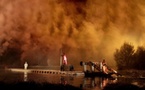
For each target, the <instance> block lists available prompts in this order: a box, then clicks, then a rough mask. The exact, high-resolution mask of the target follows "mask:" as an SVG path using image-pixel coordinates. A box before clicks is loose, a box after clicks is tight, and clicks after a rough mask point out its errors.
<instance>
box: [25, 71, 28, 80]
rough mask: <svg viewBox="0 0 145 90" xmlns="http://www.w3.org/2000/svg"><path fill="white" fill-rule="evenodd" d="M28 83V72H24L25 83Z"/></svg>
mask: <svg viewBox="0 0 145 90" xmlns="http://www.w3.org/2000/svg"><path fill="white" fill-rule="evenodd" d="M26 81H28V78H27V72H24V82H26Z"/></svg>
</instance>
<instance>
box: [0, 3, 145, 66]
mask: <svg viewBox="0 0 145 90" xmlns="http://www.w3.org/2000/svg"><path fill="white" fill-rule="evenodd" d="M144 29H145V1H144V0H0V56H1V57H4V59H8V60H7V61H10V62H12V63H15V61H19V62H22V63H23V62H24V61H27V62H28V63H29V64H30V65H37V64H39V65H48V66H49V65H50V66H51V65H59V58H60V50H61V49H62V50H63V52H65V53H66V55H67V59H68V63H69V64H73V65H76V66H79V63H80V61H94V62H97V61H102V59H106V61H107V63H108V64H110V65H115V60H114V56H113V54H114V52H115V50H116V49H118V48H120V47H121V46H122V45H123V43H124V42H129V43H131V44H133V45H134V46H135V47H137V46H144V44H145V42H144V39H145V30H144ZM11 50H12V52H11V53H10V54H6V53H8V52H10V51H11ZM16 51H18V52H16ZM11 54H12V55H13V57H11V56H12V55H11ZM7 57H11V59H9V58H7ZM15 57H18V58H15ZM16 59H17V60H16Z"/></svg>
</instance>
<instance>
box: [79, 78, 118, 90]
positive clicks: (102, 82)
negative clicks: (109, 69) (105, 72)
mask: <svg viewBox="0 0 145 90" xmlns="http://www.w3.org/2000/svg"><path fill="white" fill-rule="evenodd" d="M116 82H117V79H116V78H114V79H109V78H84V79H83V84H81V87H82V88H95V89H103V88H104V87H105V86H106V85H107V84H112V83H116Z"/></svg>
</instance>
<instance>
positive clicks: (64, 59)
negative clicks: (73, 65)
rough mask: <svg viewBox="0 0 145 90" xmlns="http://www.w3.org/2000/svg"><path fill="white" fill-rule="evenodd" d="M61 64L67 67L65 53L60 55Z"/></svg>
mask: <svg viewBox="0 0 145 90" xmlns="http://www.w3.org/2000/svg"><path fill="white" fill-rule="evenodd" d="M62 63H63V65H67V57H66V55H65V53H63V55H62Z"/></svg>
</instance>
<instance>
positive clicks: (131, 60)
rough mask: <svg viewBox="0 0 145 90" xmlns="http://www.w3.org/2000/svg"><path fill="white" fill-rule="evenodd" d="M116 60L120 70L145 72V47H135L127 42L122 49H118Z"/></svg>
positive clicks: (115, 54)
mask: <svg viewBox="0 0 145 90" xmlns="http://www.w3.org/2000/svg"><path fill="white" fill-rule="evenodd" d="M114 59H115V61H116V64H117V68H118V69H119V70H123V69H138V70H145V47H143V46H138V47H137V49H136V50H135V48H134V46H133V45H132V44H130V43H127V42H125V43H124V44H123V45H122V46H121V47H120V49H116V51H115V53H114Z"/></svg>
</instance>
